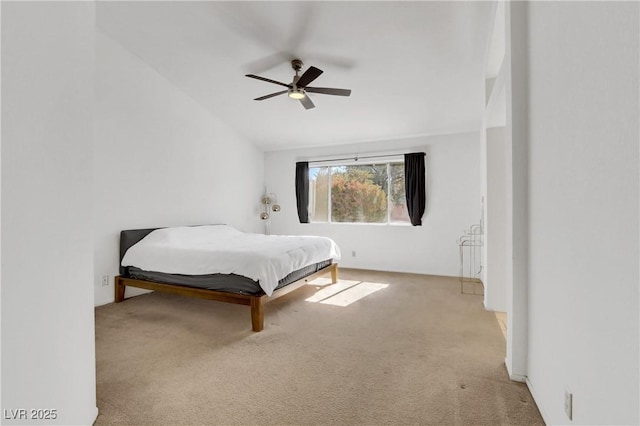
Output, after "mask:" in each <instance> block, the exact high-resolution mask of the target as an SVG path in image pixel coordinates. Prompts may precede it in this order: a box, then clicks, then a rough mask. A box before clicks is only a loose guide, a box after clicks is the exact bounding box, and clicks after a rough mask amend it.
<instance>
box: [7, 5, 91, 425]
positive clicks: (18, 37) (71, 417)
mask: <svg viewBox="0 0 640 426" xmlns="http://www.w3.org/2000/svg"><path fill="white" fill-rule="evenodd" d="M94 25H95V15H94V5H93V3H91V2H77V3H76V2H67V3H48V2H43V3H31V2H16V3H12V2H3V3H2V168H1V170H2V195H1V198H2V232H1V235H2V261H1V263H2V410H3V411H2V413H3V418H5V419H4V420H3V423H4V424H66V425H73V424H91V423H92V422H93V421H94V420H95V418H96V415H97V409H96V394H95V353H94V312H93V287H92V285H91V282H92V276H93V256H92V253H93V242H92V238H91V235H92V226H91V214H92V210H91V198H92V197H91V180H92V174H91V155H92V153H91V151H92V145H91V137H92V129H91V119H92V118H91V117H92V93H93V91H92V79H93V60H94ZM32 408H42V409H55V410H57V419H56V420H44V421H43V420H38V419H34V420H25V419H24V418H23V419H19V420H15V421H12V420H7V419H6V417H7V415H6V413H5V411H4V410H7V411H9V410H17V409H32ZM9 412H10V411H9ZM27 415H28V416H30V412H27ZM9 417H11V416H9Z"/></svg>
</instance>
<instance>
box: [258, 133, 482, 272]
mask: <svg viewBox="0 0 640 426" xmlns="http://www.w3.org/2000/svg"><path fill="white" fill-rule="evenodd" d="M412 151H424V152H426V153H427V156H426V168H427V172H426V179H427V203H426V204H427V207H426V210H425V215H424V216H423V221H422V226H421V227H412V226H393V225H359V224H355V225H354V224H326V223H310V224H300V223H299V221H298V216H297V212H296V198H295V185H294V177H295V162H296V161H301V160H309V159H311V160H312V159H315V158H322V157H326V156H327V155H334V154H335V155H341V154H348V155H353V154H356V153H357V154H360V155H364V154H365V153H367V152H401V153H402V152H412ZM479 177H480V135H479V133H465V134H456V135H442V136H430V137H421V138H414V139H407V140H397V141H382V142H375V143H368V144H358V145H351V146H335V147H329V148H322V149H318V148H315V149H300V150H288V151H273V152H267V153H265V183H266V185H267V187H268V190H269V192H275V193H276V194H277V195H278V200H279V202H280V205H281V206H282V211H281V212H280V213H277V214H273V215H272V218H273V219H272V225H271V231H272V233H274V234H314V235H324V236H327V237H330V238H333V239H334V240H335V241H336V242H337V243H338V245H339V246H340V248H341V250H342V254H343V258H342V260H341V261H340V265H341V266H344V267H352V268H362V269H372V270H386V271H398V272H412V273H421V274H432V275H449V276H457V275H458V274H459V261H458V259H459V257H458V246H457V244H456V239H457V238H458V237H460V235H461V234H462V233H463V231H464V230H465V229H468V228H469V226H470V225H472V224H476V223H478V221H479V220H480V182H479V181H480V178H479ZM352 251H355V252H356V257H352V256H351V253H352Z"/></svg>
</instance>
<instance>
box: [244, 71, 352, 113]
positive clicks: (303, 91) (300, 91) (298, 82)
mask: <svg viewBox="0 0 640 426" xmlns="http://www.w3.org/2000/svg"><path fill="white" fill-rule="evenodd" d="M302 66H303V63H302V61H301V60H300V59H294V60H293V61H291V67H292V68H293V70H294V71H295V72H296V75H295V76H294V77H293V81H292V82H291V83H289V84H286V83H282V82H280V81H275V80H271V79H269V78H265V77H260V76H258V75H254V74H246V76H247V77H250V78H255V79H257V80H262V81H266V82H268V83H273V84H278V85H280V86H284V87H286V88H287V90H282V91H280V92H275V93H271V94H269V95H264V96H261V97H259V98H255V99H254V101H264V100H265V99H269V98H273V97H274V96H278V95H283V94H285V93H287V94H288V95H289V97H290V98H291V99H297V100H299V101H300V103H301V104H302V106H303V107H304V108H305V109H311V108H315V105H314V104H313V102H311V99H310V98H309V96H308V95H307V92H309V93H321V94H323V95H336V96H349V95H351V90H350V89H334V88H331V87H309V86H308V84H309V83H311V82H313V81H314V80H315V79H316V78H318V77H320V74H322V70H320V69H318V68H316V67H314V66H312V67H309V69H307V70H306V71H305V72H304V73H303V74H302V75H298V72H299V71H300V70H301V69H302Z"/></svg>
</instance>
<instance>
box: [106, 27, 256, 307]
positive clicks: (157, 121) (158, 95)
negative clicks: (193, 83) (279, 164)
mask: <svg viewBox="0 0 640 426" xmlns="http://www.w3.org/2000/svg"><path fill="white" fill-rule="evenodd" d="M95 92H96V106H95V119H94V123H95V125H94V197H93V201H94V210H95V212H94V216H95V223H94V239H95V252H94V260H95V274H94V285H95V287H96V297H95V302H96V304H98V305H99V304H104V303H109V302H112V301H113V299H114V295H113V276H114V275H116V274H117V273H118V262H119V259H118V243H119V235H120V231H121V230H123V229H135V228H148V227H161V226H179V225H192V224H206V223H227V224H230V225H233V226H235V227H237V228H238V229H241V230H244V231H258V230H259V229H261V228H260V226H261V224H260V221H259V218H258V210H259V201H260V194H261V193H262V190H263V176H264V175H263V155H262V152H261V151H258V150H257V149H256V148H255V146H254V145H252V144H250V143H248V142H247V141H245V140H243V139H241V138H240V137H239V136H238V135H237V134H235V133H234V132H233V131H232V130H231V129H230V128H229V127H228V126H226V125H225V124H223V123H222V122H221V121H220V120H219V119H217V118H216V117H214V116H212V115H211V114H210V113H209V112H208V111H206V110H205V109H204V108H202V107H201V106H200V105H199V104H198V103H196V102H195V101H194V100H193V99H191V98H190V97H188V96H187V95H186V94H185V93H183V92H182V91H180V90H178V89H177V88H175V87H174V86H173V85H171V83H170V82H168V81H167V80H166V79H165V78H163V77H162V76H160V75H159V74H158V73H157V72H156V71H155V70H153V69H152V68H150V67H149V66H148V65H147V64H145V63H144V62H142V61H141V60H140V59H139V58H137V57H136V56H134V55H132V54H131V53H129V52H128V51H127V50H125V49H124V48H123V47H121V46H120V45H119V44H118V43H117V42H115V41H114V40H113V39H111V38H109V37H108V36H107V35H105V34H104V33H102V32H101V31H100V30H97V32H96V81H95ZM103 275H109V285H108V286H106V287H102V286H101V277H102V276H103ZM137 293H139V290H138V291H136V289H127V296H129V295H132V294H137Z"/></svg>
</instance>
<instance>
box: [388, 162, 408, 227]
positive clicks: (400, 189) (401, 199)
mask: <svg viewBox="0 0 640 426" xmlns="http://www.w3.org/2000/svg"><path fill="white" fill-rule="evenodd" d="M389 170H390V173H391V194H390V197H391V202H390V204H391V212H390V213H389V221H390V222H391V223H405V222H406V223H409V222H410V219H409V212H408V211H407V197H406V193H405V187H404V163H391V164H390V165H389Z"/></svg>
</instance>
